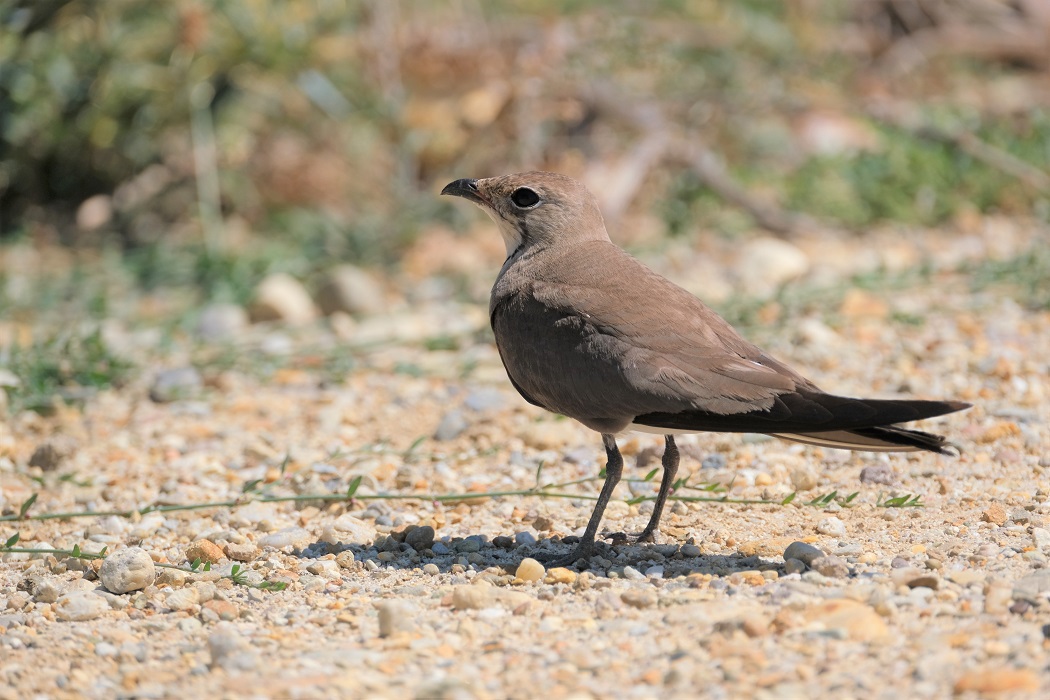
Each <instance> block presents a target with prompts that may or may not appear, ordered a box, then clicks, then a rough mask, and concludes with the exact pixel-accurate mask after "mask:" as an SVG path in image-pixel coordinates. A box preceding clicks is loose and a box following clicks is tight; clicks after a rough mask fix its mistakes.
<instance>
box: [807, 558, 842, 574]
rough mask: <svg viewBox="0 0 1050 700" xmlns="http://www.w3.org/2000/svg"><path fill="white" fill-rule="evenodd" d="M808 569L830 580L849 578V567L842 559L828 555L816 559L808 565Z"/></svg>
mask: <svg viewBox="0 0 1050 700" xmlns="http://www.w3.org/2000/svg"><path fill="white" fill-rule="evenodd" d="M810 567H811V568H812V569H813V570H814V571H816V572H817V573H819V574H821V575H823V576H828V577H831V578H846V577H847V576H849V565H848V564H847V563H846V560H845V559H843V558H842V557H839V556H836V555H834V554H829V555H827V556H823V557H817V558H816V559H814V560H813V561H812V562H811V563H810Z"/></svg>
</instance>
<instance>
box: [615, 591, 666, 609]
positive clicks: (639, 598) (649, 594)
mask: <svg viewBox="0 0 1050 700" xmlns="http://www.w3.org/2000/svg"><path fill="white" fill-rule="evenodd" d="M620 600H622V601H623V602H624V604H625V605H628V606H630V607H632V608H651V607H653V606H655V605H656V602H657V597H656V592H655V591H652V590H648V589H644V588H631V589H628V590H626V591H624V592H623V593H621V594H620Z"/></svg>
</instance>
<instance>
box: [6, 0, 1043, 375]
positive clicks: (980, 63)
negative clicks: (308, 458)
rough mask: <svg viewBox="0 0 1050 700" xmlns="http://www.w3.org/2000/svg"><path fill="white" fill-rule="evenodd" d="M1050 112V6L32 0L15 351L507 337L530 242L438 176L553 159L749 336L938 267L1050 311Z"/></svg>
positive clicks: (18, 212) (11, 96) (13, 174)
mask: <svg viewBox="0 0 1050 700" xmlns="http://www.w3.org/2000/svg"><path fill="white" fill-rule="evenodd" d="M1048 106H1050V1H1048V0H852V1H850V0H785V1H784V2H772V1H767V0H734V1H729V0H660V1H658V2H657V1H644V2H643V1H641V0H639V1H627V0H625V1H622V2H598V1H593V2H592V1H588V0H519V1H517V2H512V1H509V0H499V1H492V2H480V1H475V2H472V1H469V0H458V1H451V0H450V1H448V2H430V1H422V0H419V1H411V0H403V1H401V2H397V1H395V0H377V1H373V2H359V1H349V0H311V1H296V2H290V1H289V2H280V1H275V0H229V1H226V0H216V1H214V2H203V1H195V0H178V1H173V2H164V3H159V2H154V1H153V0H105V1H90V0H6V1H4V2H0V256H2V263H0V348H4V349H3V351H0V366H3V365H7V366H12V367H13V366H14V365H15V364H17V362H16V361H17V357H18V353H19V352H22V353H23V355H22V358H23V360H22V361H23V362H25V361H26V360H25V348H29V347H34V346H35V347H37V351H36V357H37V358H39V357H41V356H43V355H44V354H46V352H53V353H54V354H55V355H56V356H65V357H69V356H70V354H71V353H74V349H73V348H74V347H75V348H80V350H77V352H81V354H82V355H83V356H84V357H85V358H86V359H85V364H86V365H87V366H88V367H89V368H90V367H95V370H96V371H94V373H92V371H88V372H87V373H86V374H84V375H83V376H80V377H79V378H77V377H73V376H72V374H70V373H71V372H72V370H70V369H69V367H68V366H67V367H66V369H65V370H62V368H61V367H57V368H54V367H53V368H52V371H53V372H57V373H58V374H59V375H61V374H62V372H63V371H65V375H63V376H64V378H62V377H61V376H60V378H59V380H58V381H59V383H60V384H64V385H68V384H73V385H82V384H85V383H87V384H90V383H91V382H93V381H95V379H97V377H96V376H95V375H100V376H101V377H102V380H101V381H108V379H107V378H108V377H110V376H111V374H112V372H111V370H112V369H113V367H117V366H120V365H121V363H122V362H123V360H118V359H116V358H115V357H110V356H109V355H108V354H107V353H109V352H110V350H112V349H113V348H118V347H119V346H120V345H121V342H120V341H119V339H120V338H121V337H122V336H121V333H125V334H126V333H130V332H132V331H136V330H137V329H141V328H148V329H152V330H151V332H153V333H154V334H153V335H151V336H149V338H150V340H149V341H148V343H147V344H150V343H151V344H152V347H154V348H164V347H169V346H170V345H171V344H173V343H176V344H177V343H178V342H180V341H181V340H182V339H187V338H189V339H193V340H194V341H196V340H201V339H203V340H205V341H207V340H214V339H223V338H226V339H228V338H231V337H236V334H237V333H240V332H241V330H242V329H244V328H247V327H249V325H250V324H253V323H259V322H262V323H271V322H277V323H288V324H291V325H295V324H296V323H301V322H313V321H314V319H321V318H326V319H327V323H328V324H329V326H330V327H331V328H333V329H334V331H335V334H336V336H338V337H339V338H341V339H342V340H344V341H350V340H360V341H361V342H368V341H369V338H372V337H373V336H370V335H369V333H363V334H362V333H361V332H360V331H361V329H362V325H361V324H362V320H363V319H364V320H367V319H369V318H376V317H396V316H397V315H398V314H399V313H401V312H405V310H411V309H419V308H423V307H425V306H427V305H433V304H442V303H463V304H467V305H468V306H469V307H470V308H471V309H473V311H472V312H471V313H474V316H471V318H472V319H474V318H475V317H477V314H478V313H481V316H480V318H481V321H480V323H479V324H478V327H477V328H475V327H474V326H470V328H472V329H474V330H476V332H478V333H484V332H485V331H484V328H483V327H484V314H483V305H484V303H485V301H486V299H487V292H488V287H489V285H490V284H491V281H492V279H493V278H494V276H495V274H496V271H497V270H498V267H499V264H500V262H501V260H502V257H503V248H502V243H501V242H500V239H499V237H498V236H497V235H496V234H495V232H494V231H493V230H492V227H491V225H490V224H489V223H488V221H487V219H485V218H484V217H483V215H481V214H480V213H479V212H477V211H476V210H475V208H473V207H470V206H466V205H465V204H464V203H463V202H461V201H450V200H449V199H448V198H441V197H439V196H438V192H439V191H440V189H441V187H442V186H443V185H444V184H445V183H447V182H448V181H450V180H452V179H456V178H460V177H485V176H491V175H498V174H505V173H508V172H514V171H520V170H525V169H545V170H556V171H559V172H563V173H566V174H569V175H572V176H575V177H578V178H581V179H583V180H584V181H585V182H586V183H587V184H588V185H589V186H590V187H591V189H592V190H593V191H594V192H595V193H596V195H597V196H598V197H599V199H600V201H601V204H602V207H603V211H604V213H605V215H606V220H607V223H608V225H609V228H610V232H611V234H612V237H613V240H615V241H617V242H618V243H620V244H622V245H624V246H626V247H627V248H628V249H630V250H631V251H632V252H634V253H636V254H638V255H639V256H641V257H642V258H643V259H644V260H646V261H647V262H649V263H650V264H652V265H653V266H655V267H657V268H658V269H659V270H660V271H661V272H664V273H665V274H668V275H670V276H671V277H672V278H674V279H675V280H676V281H678V282H679V283H681V284H683V285H685V286H686V287H687V288H689V289H690V290H691V291H694V292H696V293H698V294H701V295H702V296H703V297H704V298H705V300H707V301H709V302H711V303H712V304H714V305H715V306H716V308H718V309H719V310H720V311H722V312H723V313H726V314H727V315H729V317H730V319H731V320H732V321H734V322H735V323H739V324H744V325H747V324H767V325H768V324H775V323H776V322H777V321H778V319H781V318H784V317H786V316H788V313H786V312H790V313H791V314H796V313H798V312H800V311H805V309H806V305H807V304H812V303H814V301H816V300H826V299H827V298H828V294H829V292H828V291H827V290H828V289H829V288H834V289H835V290H837V291H835V292H834V293H833V294H832V296H833V298H834V299H835V301H834V303H833V306H834V308H835V309H836V310H837V311H841V312H842V313H848V312H849V310H850V309H854V308H860V309H861V310H862V311H864V312H865V313H867V312H870V311H871V306H870V304H868V306H865V304H866V303H867V301H866V298H865V297H863V296H861V297H857V296H856V295H855V294H854V295H853V296H852V297H851V296H850V292H851V290H855V289H857V288H864V287H865V285H866V286H867V288H879V287H881V286H885V285H886V284H887V282H893V283H895V284H899V283H901V280H907V279H916V278H922V279H927V280H928V279H929V275H930V274H932V272H936V271H938V270H941V271H944V270H950V271H953V272H955V273H959V274H963V275H965V276H966V277H965V278H966V280H967V284H968V285H969V288H970V289H973V290H979V289H984V288H985V287H987V286H988V285H1006V286H1007V287H1008V288H1009V289H1010V290H1012V291H1010V292H1008V293H1009V294H1010V295H1012V297H1013V298H1016V300H1017V301H1018V303H1019V304H1020V305H1021V306H1022V307H1023V308H1026V309H1043V310H1045V309H1047V308H1048V307H1050V282H1048V281H1047V280H1048V279H1050V262H1048V258H1050V255H1048V253H1047V250H1046V248H1047V239H1046V230H1047V229H1046V223H1047V220H1048V218H1050V175H1048V173H1047V168H1048V165H1050V111H1048ZM931 271H932V272H931ZM923 276H925V277H923ZM789 282H790V283H792V284H791V285H790V286H786V285H787V284H788V283H789ZM799 285H801V286H799ZM798 289H802V290H804V291H803V292H797V291H792V290H798ZM807 290H808V291H807ZM844 299H845V300H846V301H849V302H850V303H852V304H853V306H849V305H848V304H846V305H840V302H841V301H842V300H844ZM858 299H859V301H858ZM851 300H852V301H851ZM858 304H859V306H857V305H858ZM459 315H462V313H459ZM456 316H457V314H455V313H451V314H450V317H453V318H454V317H456ZM899 317H900V319H899V320H902V322H905V323H907V322H916V319H914V318H909V317H908V314H907V312H904V311H902V312H900V314H899ZM322 323H323V322H322ZM366 325H367V324H366ZM100 328H101V330H99V329H100ZM114 328H117V329H118V330H114ZM158 329H159V330H158ZM74 330H79V331H83V332H80V333H74ZM366 330H367V329H366ZM439 330H442V329H439ZM444 330H447V329H444ZM444 330H442V333H444ZM370 332H371V331H370ZM449 332H451V331H449ZM91 333H95V334H96V335H95V336H94V337H95V342H96V343H97V344H98V345H97V347H94V349H92V347H87V348H86V349H84V341H83V338H84V337H89V338H90V337H93V336H91ZM98 333H102V336H106V337H108V338H109V340H106V341H103V340H100V339H99V338H101V337H102V336H99V335H98ZM375 333H378V335H376V336H375V337H380V336H382V333H381V332H379V331H375ZM71 334H72V335H75V336H76V339H75V340H71V338H70V336H71ZM106 334H108V335H106ZM417 335H418V336H420V337H423V336H425V337H426V338H428V340H427V342H429V343H431V345H436V346H441V345H442V343H444V342H446V341H443V340H441V339H440V338H439V339H438V340H436V341H435V340H434V339H433V338H434V332H432V331H431V330H426V329H423V330H420V331H419V332H418V333H417ZM438 335H441V337H444V336H443V335H442V334H438ZM142 337H146V336H142ZM382 337H386V336H382ZM140 340H141V338H140ZM143 342H145V341H143ZM448 342H451V341H448ZM452 344H454V343H452ZM125 345H126V343H125ZM132 345H134V344H132ZM19 348H21V349H22V350H19ZM45 349H48V350H46V352H45ZM74 354H75V353H74ZM124 354H125V355H126V354H127V353H124ZM96 355H98V356H99V357H101V358H102V359H101V360H100V361H101V363H102V364H101V365H100V366H101V367H102V369H98V366H96V363H95V360H94V359H91V358H96ZM56 362H57V363H58V365H61V362H58V361H57V360H56ZM66 364H67V365H68V362H67V363H66ZM19 372H20V373H18V372H16V374H19V377H20V378H21V379H19V381H21V382H22V386H23V389H24V388H25V379H24V377H25V370H24V368H23V370H19ZM9 375H10V372H9ZM0 379H3V377H0ZM5 381H6V382H7V383H8V385H13V384H12V383H13V382H14V381H15V379H13V378H11V376H8V377H7V379H6V380H5ZM41 381H43V380H41ZM0 383H3V382H0ZM42 386H43V385H42ZM9 388H10V387H9ZM40 391H42V392H44V393H45V394H46V390H44V389H41V390H40ZM38 393H39V392H38Z"/></svg>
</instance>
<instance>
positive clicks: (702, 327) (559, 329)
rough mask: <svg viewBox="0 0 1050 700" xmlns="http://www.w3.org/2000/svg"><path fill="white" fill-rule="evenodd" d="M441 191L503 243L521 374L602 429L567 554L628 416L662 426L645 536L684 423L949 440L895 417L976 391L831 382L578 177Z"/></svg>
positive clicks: (833, 436) (501, 288) (532, 391)
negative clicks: (784, 351) (720, 307)
mask: <svg viewBox="0 0 1050 700" xmlns="http://www.w3.org/2000/svg"><path fill="white" fill-rule="evenodd" d="M441 194H448V195H455V196H457V197H463V198H465V199H468V200H470V201H471V202H474V203H475V204H477V205H478V206H480V207H481V208H482V209H484V210H485V212H486V213H487V214H488V215H489V216H490V217H492V220H493V221H495V223H496V225H497V226H498V227H499V232H500V235H501V236H502V237H503V241H504V243H506V246H507V259H506V261H505V262H504V263H503V268H502V269H501V270H500V273H499V276H498V277H497V278H496V283H495V284H494V285H493V287H492V297H491V300H490V303H489V317H490V321H491V323H492V330H493V332H494V333H495V336H496V347H497V348H499V354H500V357H501V358H502V360H503V366H504V367H505V368H506V370H507V375H508V376H509V377H510V381H511V383H512V384H513V385H514V388H515V389H517V390H518V393H520V394H521V395H522V397H524V399H525V400H526V401H528V402H529V403H532V404H535V405H537V406H540V407H542V408H545V409H547V410H548V411H552V412H555V413H561V414H563V415H566V416H569V417H570V418H574V419H576V420H578V421H579V422H580V423H583V424H584V425H585V426H587V427H588V428H591V429H592V430H596V431H598V432H599V433H601V435H602V441H603V443H604V445H605V451H606V454H607V457H608V464H607V466H606V470H605V475H606V476H605V483H604V484H603V486H602V490H601V493H600V495H599V497H598V502H597V504H596V505H595V507H594V512H593V513H592V515H591V518H590V521H589V522H588V523H587V529H586V531H585V532H584V534H583V536H582V537H581V538H580V540H579V544H578V545H577V547H576V549H575V551H574V552H573V553H572V554H571V555H570V556H569V557H568V558H566V559H564V560H563V561H562V562H561V563H563V564H569V563H575V562H577V561H578V560H580V559H587V558H589V557H590V556H591V555H592V554H593V553H594V547H595V545H594V538H595V535H596V533H597V531H598V525H599V523H600V522H601V519H602V514H603V513H604V511H605V506H606V505H607V504H608V502H609V499H610V497H611V496H612V492H613V489H615V488H616V484H617V482H619V480H620V475H621V473H622V470H623V458H622V457H621V456H620V451H619V449H618V448H617V446H616V440H615V437H614V436H615V435H617V434H619V433H622V432H624V431H626V430H629V429H634V430H641V431H645V432H654V433H660V434H663V435H664V436H665V437H664V440H665V449H664V455H663V459H662V465H663V477H662V479H661V481H660V491H659V494H658V496H657V498H656V503H655V505H654V508H653V513H652V517H651V518H650V520H649V524H648V525H646V527H645V529H644V530H643V531H642V532H641V534H640V535H639V540H641V541H652V540H653V538H654V535H655V534H656V532H657V531H658V528H659V524H660V514H661V512H662V511H663V507H664V504H665V503H666V501H667V496H668V493H669V492H670V490H671V486H672V484H673V483H674V479H675V474H676V473H677V471H678V449H677V447H676V446H675V441H674V435H675V434H678V433H687V432H700V431H714V432H738V433H765V434H767V435H773V436H775V437H779V438H783V439H785V440H793V441H795V442H803V443H807V444H811V445H822V446H826V447H835V448H842V449H847V450H869V451H887V452H889V451H915V450H927V451H930V452H936V453H938V454H952V452H950V451H949V450H950V449H952V447H953V446H952V445H951V444H950V443H947V442H946V441H945V439H944V438H943V437H941V436H940V435H933V434H931V433H926V432H921V431H918V430H910V429H907V428H902V427H900V426H899V425H897V424H898V423H903V422H906V421H913V420H919V419H921V418H930V417H933V416H939V415H943V414H945V413H952V412H953V411H960V410H962V409H965V408H968V407H969V404H966V403H963V402H961V401H918V400H904V399H900V400H882V399H855V398H846V397H843V396H835V395H833V394H828V393H825V392H823V391H821V390H820V389H818V388H817V386H816V385H814V384H813V383H812V382H810V381H809V380H808V379H806V378H805V377H803V376H802V375H800V374H799V373H797V372H795V371H794V370H793V369H791V368H790V367H788V366H787V365H785V364H783V363H781V362H779V361H778V360H775V359H774V358H772V357H770V356H769V355H767V354H766V353H765V352H763V351H762V350H761V349H760V348H758V347H756V346H754V345H752V344H751V343H749V342H747V341H746V340H744V339H743V338H742V337H740V335H739V334H737V332H736V331H735V330H734V329H733V328H732V326H730V325H729V324H728V323H727V322H726V321H725V320H723V319H722V318H721V317H720V316H718V314H716V313H715V312H714V311H712V310H711V309H709V308H708V307H707V306H705V305H704V303H703V302H701V301H700V300H699V299H697V298H696V297H694V296H693V295H692V294H690V293H689V292H687V291H686V290H684V289H682V288H681V287H678V286H677V285H675V284H674V283H672V282H670V281H669V280H667V279H665V278H663V277H661V276H660V275H658V274H656V273H655V272H653V271H652V270H650V269H649V268H648V267H646V266H645V265H643V264H642V263H641V262H639V261H638V260H636V259H634V258H633V257H631V256H630V255H628V254H627V253H626V252H624V251H623V250H621V249H620V248H619V247H617V246H616V245H614V244H613V243H612V242H611V241H610V240H609V234H608V233H607V232H606V230H605V222H604V221H603V220H602V215H601V212H600V211H599V210H598V203H597V201H596V200H595V198H594V196H593V195H592V194H591V193H590V192H589V191H587V189H586V188H585V187H584V186H583V185H582V184H581V183H579V182H577V181H576V180H573V179H572V178H569V177H565V176H564V175H558V174H555V173H546V172H528V173H519V174H515V175H504V176H502V177H492V178H487V179H483V180H472V179H463V180H456V181H455V182H451V183H449V184H448V185H446V186H445V188H444V189H443V190H442V191H441Z"/></svg>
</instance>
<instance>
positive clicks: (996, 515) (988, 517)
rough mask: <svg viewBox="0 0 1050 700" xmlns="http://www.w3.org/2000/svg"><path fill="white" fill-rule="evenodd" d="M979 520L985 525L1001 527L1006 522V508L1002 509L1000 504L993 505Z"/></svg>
mask: <svg viewBox="0 0 1050 700" xmlns="http://www.w3.org/2000/svg"><path fill="white" fill-rule="evenodd" d="M981 520H983V521H985V522H986V523H992V524H995V525H1003V524H1005V523H1006V520H1007V515H1006V508H1004V507H1003V506H1002V504H1001V503H993V504H992V505H990V506H988V508H986V509H985V511H984V512H983V513H981Z"/></svg>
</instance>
